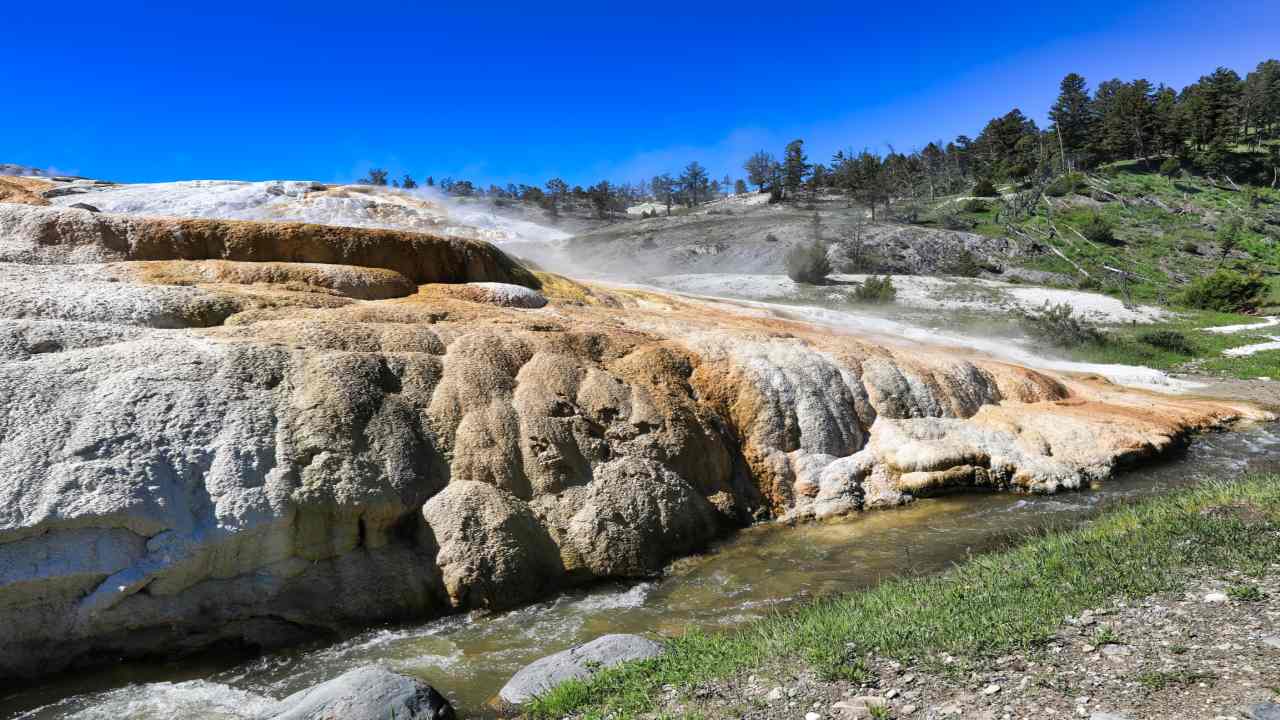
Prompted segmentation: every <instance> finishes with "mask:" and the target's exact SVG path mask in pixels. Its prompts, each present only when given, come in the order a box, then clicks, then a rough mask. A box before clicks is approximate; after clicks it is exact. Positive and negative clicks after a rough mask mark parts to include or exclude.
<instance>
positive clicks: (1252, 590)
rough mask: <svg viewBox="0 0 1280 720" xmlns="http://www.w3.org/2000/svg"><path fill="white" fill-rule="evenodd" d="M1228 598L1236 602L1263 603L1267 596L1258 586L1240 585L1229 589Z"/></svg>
mask: <svg viewBox="0 0 1280 720" xmlns="http://www.w3.org/2000/svg"><path fill="white" fill-rule="evenodd" d="M1227 597H1229V598H1231V599H1232V600H1235V601H1236V602H1261V601H1263V600H1265V599H1266V597H1267V595H1266V593H1264V592H1262V590H1260V589H1258V586H1257V585H1245V584H1240V585H1232V586H1231V587H1229V588H1227Z"/></svg>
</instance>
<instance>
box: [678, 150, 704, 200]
mask: <svg viewBox="0 0 1280 720" xmlns="http://www.w3.org/2000/svg"><path fill="white" fill-rule="evenodd" d="M680 192H681V194H683V195H684V199H685V203H686V204H688V206H689V207H693V206H694V205H697V204H698V203H701V202H703V201H705V200H706V199H707V197H708V195H710V192H711V187H710V183H709V182H708V181H707V169H706V168H704V167H702V165H700V164H699V163H698V161H697V160H694V161H693V162H691V163H689V164H688V165H686V166H685V168H684V172H683V173H682V174H681V175H680Z"/></svg>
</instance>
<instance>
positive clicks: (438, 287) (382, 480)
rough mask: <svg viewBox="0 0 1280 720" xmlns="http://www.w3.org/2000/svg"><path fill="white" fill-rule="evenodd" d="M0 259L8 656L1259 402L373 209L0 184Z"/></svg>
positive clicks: (117, 640) (863, 493)
mask: <svg viewBox="0 0 1280 720" xmlns="http://www.w3.org/2000/svg"><path fill="white" fill-rule="evenodd" d="M0 277H2V278H3V281H2V282H0V400H2V401H3V407H4V408H5V411H4V412H3V413H0V622H3V624H4V625H5V626H6V627H8V628H10V629H11V637H10V639H9V641H8V642H6V643H4V644H3V645H2V646H0V677H5V678H13V677H29V676H33V675H38V674H43V673H48V672H54V671H57V670H60V669H63V668H66V667H68V666H74V665H82V664H88V663H95V662H104V661H108V660H110V659H113V658H119V657H122V656H123V657H129V656H140V655H155V654H162V655H166V656H172V655H174V654H178V653H181V652H185V651H189V650H195V649H199V648H204V647H208V646H210V645H213V644H215V643H236V644H244V645H248V646H270V645H278V644H282V643H288V642H294V641H297V640H300V639H303V638H307V637H312V636H314V635H315V634H316V633H319V632H342V631H345V630H348V629H351V628H354V627H358V626H362V625H367V624H369V623H372V622H379V621H390V620H395V619H400V618H409V617H415V618H422V617H429V616H432V615H438V614H444V613H449V612H454V611H458V610H463V609H468V608H479V607H504V606H510V605H514V604H518V603H521V602H524V601H527V600H530V599H532V598H535V597H538V596H539V595H542V594H545V593H547V592H549V591H551V590H554V589H555V588H558V587H563V586H566V585H568V584H572V583H580V582H585V581H589V580H592V579H596V578H604V577H632V576H640V575H646V574H650V573H653V572H655V571H657V570H659V569H660V568H661V567H662V566H663V564H664V563H665V562H666V561H667V560H668V559H669V558H671V557H673V556H677V555H681V554H686V553H689V552H692V551H695V550H696V549H698V548H699V547H701V546H702V545H703V544H704V543H706V542H707V541H708V540H709V539H711V538H712V537H714V536H716V535H717V534H719V533H721V532H723V531H724V530H725V529H726V528H730V527H733V526H736V525H740V524H742V523H746V522H749V521H751V520H752V519H756V518H763V517H790V518H805V517H825V516H829V515H834V514H840V513H847V512H853V511H857V510H861V509H865V508H874V507H883V506H889V505H894V504H898V503H902V502H907V501H909V500H910V499H911V498H912V497H915V496H919V495H924V494H929V493H936V492H944V491H948V490H951V489H954V488H963V487H973V486H981V487H989V488H993V489H1002V490H1013V491H1031V492H1052V491H1056V490H1060V489H1067V488H1075V487H1079V486H1081V485H1082V484H1085V483H1088V482H1091V481H1093V480H1096V479H1100V478H1103V477H1106V476H1107V475H1108V474H1110V473H1111V472H1112V471H1113V470H1114V469H1115V468H1116V467H1118V466H1120V465H1122V464H1123V463H1126V462H1133V461H1138V460H1141V459H1143V458H1148V457H1151V456H1154V455H1157V454H1159V453H1160V452H1162V451H1164V450H1166V449H1167V448H1170V447H1172V446H1174V445H1176V444H1178V443H1179V442H1181V441H1182V440H1184V439H1185V437H1186V436H1187V434H1188V433H1190V432H1192V431H1195V430H1197V429H1201V428H1206V427H1210V426H1215V425H1218V424H1221V423H1224V422H1227V421H1230V420H1232V419H1235V418H1240V417H1259V416H1261V412H1260V411H1258V410H1256V409H1254V408H1252V407H1251V406H1249V405H1247V404H1244V403H1230V402H1218V401H1211V400H1195V399H1187V398H1171V397H1163V396H1158V395H1153V394H1148V393H1143V392H1139V391H1133V390H1125V389H1122V388H1118V387H1115V386H1112V385H1109V384H1107V383H1105V382H1103V381H1101V380H1098V379H1090V378H1082V377H1067V376H1061V375H1055V374H1047V373H1044V372H1037V371H1033V370H1029V369H1026V368H1022V367H1017V366H1014V365H1010V364H1007V363H1002V362H998V361H994V360H991V359H989V358H985V357H982V356H979V355H972V356H970V355H969V354H968V353H966V352H964V351H959V350H955V349H948V350H945V351H943V350H939V349H937V348H930V347H927V346H922V345H918V344H915V345H909V346H908V345H903V346H897V345H895V344H893V343H889V342H885V341H882V340H876V341H872V340H870V339H868V338H866V337H859V336H856V335H853V334H848V333H842V332H840V331H838V330H834V329H832V328H830V327H825V326H818V325H814V324H811V323H807V322H803V321H799V320H792V319H786V318H782V317H779V316H775V315H772V314H770V313H769V312H768V311H767V310H763V309H759V308H744V307H739V306H735V305H732V304H725V303H718V302H712V301H698V300H691V299H686V298H679V297H674V296H669V295H665V294H661V293H656V292H647V291H639V290H623V289H616V288H607V287H601V286H588V285H582V284H579V283H576V282H573V281H570V280H566V279H564V278H562V277H559V276H553V275H541V276H539V277H534V276H533V275H532V274H530V273H529V272H528V271H526V270H525V269H524V268H522V267H521V266H519V265H518V264H516V263H515V262H513V261H511V260H510V259H509V258H508V257H507V256H506V255H504V254H503V253H502V252H500V251H498V250H496V249H495V248H493V247H492V246H490V245H488V244H485V243H482V242H477V241H473V240H459V239H451V238H444V237H439V236H433V235H424V234H417V233H411V232H402V231H391V230H378V229H352V228H335V227H325V226H316V225H304V224H297V223H263V222H247V221H224V220H207V219H206V220H174V219H155V218H140V217H130V216H121V215H114V214H110V213H92V212H88V211H82V210H72V209H65V208H40V207H31V206H23V205H11V204H0ZM470 283H478V284H470ZM539 287H540V288H541V290H540V292H539V291H538V290H537V289H536V288H539ZM543 299H545V300H546V301H547V302H546V303H545V304H542V303H541V301H542V300H543ZM539 305H541V306H539Z"/></svg>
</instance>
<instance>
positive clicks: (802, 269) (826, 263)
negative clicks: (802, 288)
mask: <svg viewBox="0 0 1280 720" xmlns="http://www.w3.org/2000/svg"><path fill="white" fill-rule="evenodd" d="M785 264H786V268H787V277H789V278H791V279H792V280H794V281H795V282H798V283H805V284H808V285H821V284H823V283H824V282H826V280H827V276H828V275H830V274H831V261H830V260H828V259H827V244H826V243H824V242H822V241H821V240H814V241H813V242H811V243H800V244H798V245H795V246H793V247H792V248H791V249H790V250H788V251H787V256H786V258H785Z"/></svg>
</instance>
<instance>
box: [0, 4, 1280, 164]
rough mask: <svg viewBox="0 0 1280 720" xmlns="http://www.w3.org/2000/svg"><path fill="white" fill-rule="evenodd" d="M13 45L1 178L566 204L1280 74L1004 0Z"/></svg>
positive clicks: (1236, 29)
mask: <svg viewBox="0 0 1280 720" xmlns="http://www.w3.org/2000/svg"><path fill="white" fill-rule="evenodd" d="M5 15H6V18H5V22H4V24H3V26H0V41H2V42H3V43H4V45H5V47H6V48H7V52H6V53H5V55H4V59H3V60H0V81H2V83H3V87H4V88H5V93H6V97H5V103H4V105H5V107H6V109H7V111H6V112H2V113H0V162H10V163H18V164H22V165H31V166H36V167H52V168H56V169H58V170H59V171H61V172H69V173H77V174H82V175H86V176H90V177H98V178H106V179H112V180H116V181H121V182H157V181H167V180H184V179H200V178H219V179H243V180H266V179H314V180H321V181H326V182H350V181H353V180H355V179H356V178H357V177H360V176H362V175H364V174H365V172H366V171H367V170H368V169H369V168H371V167H384V168H387V169H388V170H390V171H391V173H392V175H393V176H394V177H399V176H400V175H401V174H403V173H406V172H407V173H410V174H412V175H413V176H414V177H415V178H418V179H419V180H422V179H423V178H425V177H426V176H428V175H432V176H434V177H436V178H437V179H438V178H442V177H453V178H455V179H464V178H465V179H469V180H472V181H474V182H478V183H483V184H484V185H488V184H489V183H491V182H492V183H498V184H506V183H508V182H516V183H521V182H524V183H529V184H538V185H541V184H542V183H543V182H544V181H545V180H546V179H548V178H550V177H554V176H559V177H562V178H564V179H565V180H567V181H569V182H570V183H571V184H584V185H585V184H588V183H593V182H595V181H597V180H599V179H601V178H605V179H609V180H610V181H616V182H628V181H629V182H636V181H639V180H642V179H645V178H648V177H650V176H652V175H654V174H657V173H660V172H671V173H673V174H674V173H676V172H678V171H679V169H680V168H681V167H683V166H684V165H685V164H687V163H688V162H689V161H690V160H698V161H700V162H702V163H703V164H704V165H706V166H707V167H708V168H709V169H710V171H711V173H712V176H713V177H721V176H723V175H725V174H726V173H727V174H729V175H731V176H732V177H733V178H738V177H741V176H743V175H744V173H743V172H742V170H741V163H742V160H743V159H745V157H746V156H747V155H748V154H750V153H751V152H753V151H755V150H758V149H766V150H769V151H771V152H774V153H775V154H779V155H780V154H781V150H782V146H783V145H784V144H785V143H786V142H787V141H789V140H791V139H793V138H803V139H804V140H805V141H806V150H807V151H808V154H809V156H810V158H811V159H812V160H814V161H823V162H825V161H826V160H827V158H828V157H829V156H830V154H831V153H832V152H834V151H835V150H837V149H842V148H854V149H861V148H863V147H868V148H872V149H874V150H878V151H881V152H883V151H884V150H886V149H887V146H889V145H893V146H894V147H896V148H897V149H899V150H909V149H912V148H918V147H920V146H923V145H924V144H926V143H927V142H929V141H930V140H943V141H948V140H951V139H954V138H955V136H956V135H958V134H968V135H976V134H977V133H978V132H979V131H980V130H981V129H982V126H983V125H984V124H985V123H986V121H987V120H989V119H990V118H992V117H995V116H997V115H1001V114H1004V113H1005V112H1008V111H1009V110H1010V109H1011V108H1014V107H1018V108H1021V109H1022V111H1023V112H1024V113H1026V114H1027V115H1028V116H1029V117H1032V118H1034V119H1035V120H1036V122H1037V123H1040V124H1041V125H1042V126H1043V124H1044V122H1045V114H1046V111H1047V109H1048V107H1049V105H1050V104H1051V103H1052V102H1053V99H1054V97H1055V96H1056V94H1057V90H1058V82H1059V80H1060V79H1061V78H1062V76H1063V75H1065V74H1066V73H1068V72H1078V73H1080V74H1082V75H1084V76H1085V77H1086V78H1087V79H1088V81H1089V86H1090V89H1092V88H1093V87H1095V86H1096V85H1097V83H1098V82H1100V81H1102V80H1106V79H1109V78H1112V77H1119V78H1121V79H1124V80H1129V79H1133V78H1137V77H1145V78H1147V79H1149V80H1151V81H1152V82H1153V83H1161V82H1163V83H1166V84H1168V85H1171V86H1173V87H1175V88H1179V89H1180V88H1181V87H1182V86H1184V85H1187V84H1189V83H1191V82H1194V81H1195V80H1197V79H1198V78H1199V77H1200V76H1201V75H1204V74H1207V73H1209V72H1211V71H1212V70H1213V69H1214V68H1216V67H1218V66H1220V65H1221V66H1226V67H1230V68H1232V69H1234V70H1236V71H1237V72H1239V73H1240V74H1241V76H1243V75H1244V74H1246V73H1247V72H1249V71H1250V70H1252V69H1253V68H1254V66H1255V65H1256V64H1257V63H1258V62H1260V61H1262V60H1265V59H1267V58H1269V57H1277V56H1280V3H1275V2H1252V3H1248V2H1231V1H1228V2H1218V3H1193V2H1101V1H1096V0H1086V1H1084V2H1079V3H1075V4H1074V7H1070V6H1062V5H1053V6H1048V7H1039V6H1035V5H1033V4H1027V3H1012V2H1004V1H1003V0H996V1H993V2H985V3H979V4H977V5H974V4H957V3H942V2H911V1H908V2H902V3H894V4H886V3H877V4H870V3H866V4H864V3H856V2H855V3H848V2H846V3H840V4H834V3H831V4H828V3H808V4H805V5H803V6H786V5H778V4H777V3H757V2H740V3H736V4H733V5H718V4H702V5H694V6H682V5H675V6H670V8H669V9H668V10H667V11H666V12H665V13H659V12H658V8H657V7H654V8H652V9H651V10H646V11H644V12H641V11H638V10H635V9H626V10H615V9H612V8H609V7H608V4H604V5H599V4H593V5H581V6H579V5H577V4H575V3H565V4H557V5H553V6H548V7H547V8H546V9H545V10H537V11H535V9H534V7H533V6H530V5H528V4H522V5H515V4H508V3H502V2H498V3H491V4H479V3H473V4H465V5H464V4H455V3H434V4H430V3H411V2H384V3H368V4H357V3H350V2H341V3H339V2H330V1H329V0H316V1H315V2H310V3H297V2H290V1H286V2H279V3H259V4H253V5H250V4H247V3H240V2H234V1H232V2H224V3H216V4H201V5H190V6H188V7H183V6H182V5H179V4H170V3H140V2H130V1H126V2H117V3H110V4H104V3H87V2H85V3H81V2H70V3H61V4H50V3H26V4H24V5H23V6H21V7H15V8H7V9H6V12H5Z"/></svg>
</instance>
